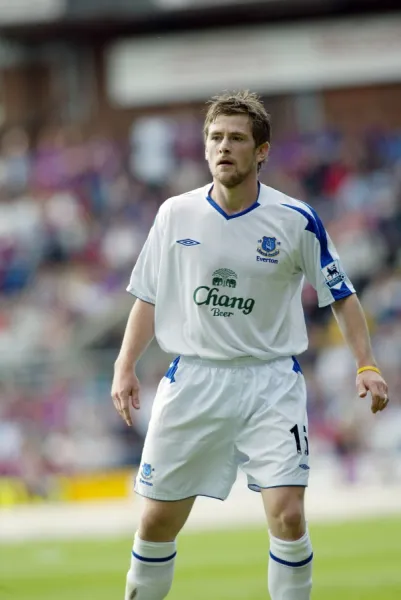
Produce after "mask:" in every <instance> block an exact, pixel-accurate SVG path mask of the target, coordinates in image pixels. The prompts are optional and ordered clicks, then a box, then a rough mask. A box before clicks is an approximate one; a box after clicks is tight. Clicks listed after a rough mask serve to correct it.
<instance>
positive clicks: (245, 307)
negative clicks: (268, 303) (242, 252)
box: [193, 269, 255, 317]
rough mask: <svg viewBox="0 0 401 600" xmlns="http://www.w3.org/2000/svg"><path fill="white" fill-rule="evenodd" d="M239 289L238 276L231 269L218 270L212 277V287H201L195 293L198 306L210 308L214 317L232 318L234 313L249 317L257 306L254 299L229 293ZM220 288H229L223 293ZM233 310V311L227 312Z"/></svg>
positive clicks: (194, 297)
mask: <svg viewBox="0 0 401 600" xmlns="http://www.w3.org/2000/svg"><path fill="white" fill-rule="evenodd" d="M236 287H237V274H236V273H234V271H231V270H230V269H218V270H217V271H215V272H214V273H213V275H212V286H211V287H210V286H208V285H200V286H199V287H197V288H196V290H195V291H194V293H193V299H194V302H195V304H197V305H198V306H208V307H210V310H211V312H212V315H213V316H214V317H232V316H233V315H234V314H235V313H234V311H241V312H242V313H243V314H244V315H249V314H250V313H251V312H252V310H253V307H254V306H255V300H254V299H253V298H242V297H241V296H238V295H236V294H235V293H234V294H231V293H229V292H230V291H231V290H234V289H235V288H236ZM220 288H227V289H226V290H224V292H223V293H222V291H221V289H220ZM227 309H232V310H227Z"/></svg>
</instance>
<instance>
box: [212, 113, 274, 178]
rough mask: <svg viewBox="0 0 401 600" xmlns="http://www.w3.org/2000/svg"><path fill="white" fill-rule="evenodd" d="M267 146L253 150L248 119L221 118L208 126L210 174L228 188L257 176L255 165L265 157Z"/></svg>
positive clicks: (224, 116) (225, 116)
mask: <svg viewBox="0 0 401 600" xmlns="http://www.w3.org/2000/svg"><path fill="white" fill-rule="evenodd" d="M268 149H269V144H267V143H266V144H262V146H259V148H256V145H255V140H254V139H253V135H252V127H251V122H250V119H249V117H247V116H246V115H221V116H219V117H217V119H216V120H215V121H214V122H213V123H212V124H211V125H210V127H209V132H208V136H207V139H206V160H207V161H208V163H209V168H210V172H211V173H212V175H213V178H214V179H217V181H219V182H220V183H221V184H222V185H224V186H225V187H227V188H233V187H235V186H237V185H239V184H240V183H242V182H243V181H245V179H247V178H248V177H252V176H255V177H256V175H257V170H258V163H259V162H261V160H263V159H264V158H266V155H267V152H268Z"/></svg>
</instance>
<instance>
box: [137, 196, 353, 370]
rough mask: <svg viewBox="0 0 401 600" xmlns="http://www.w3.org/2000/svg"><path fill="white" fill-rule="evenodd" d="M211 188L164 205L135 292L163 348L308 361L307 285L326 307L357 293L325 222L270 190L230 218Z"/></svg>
mask: <svg viewBox="0 0 401 600" xmlns="http://www.w3.org/2000/svg"><path fill="white" fill-rule="evenodd" d="M211 187H212V186H211V184H209V185H208V186H206V187H203V188H200V189H198V190H194V191H192V192H189V193H187V194H183V195H181V196H177V197H174V198H170V199H169V200H167V201H166V202H165V203H164V204H163V205H162V206H161V208H160V211H159V213H158V216H157V217H156V220H155V223H154V225H153V227H152V229H151V231H150V233H149V236H148V239H147V241H146V243H145V245H144V248H143V250H142V252H141V254H140V256H139V258H138V261H137V263H136V265H135V267H134V270H133V272H132V276H131V280H130V283H129V286H128V288H127V289H128V291H129V292H131V293H132V294H134V295H135V296H137V297H138V298H140V299H142V300H144V301H146V302H151V303H152V304H155V335H156V339H157V341H158V343H159V345H160V347H161V348H162V349H163V350H164V351H166V352H168V353H172V354H179V355H183V356H198V357H201V358H205V359H212V360H230V359H233V358H238V357H245V356H251V357H255V358H258V359H260V360H271V359H274V358H277V357H282V356H292V355H297V354H300V353H302V352H304V351H305V350H306V348H307V333H306V326H305V319H304V314H303V308H302V302H301V293H302V286H303V281H304V276H306V277H307V279H308V280H309V281H310V282H311V284H312V285H313V286H314V287H315V288H316V290H317V293H318V297H319V304H320V306H325V305H327V304H329V303H330V302H333V301H335V300H337V299H340V298H343V297H345V296H347V295H350V294H352V293H353V292H354V289H353V287H352V285H351V283H350V282H349V280H348V279H347V277H346V275H345V274H344V272H343V271H342V268H341V265H340V262H339V258H338V255H337V252H336V251H335V249H334V246H333V245H332V243H331V241H330V239H329V237H328V235H327V233H326V232H325V230H324V227H323V225H322V223H321V221H320V219H319V218H318V217H317V215H316V214H315V213H314V211H313V210H312V209H311V208H310V207H308V206H307V205H306V204H303V203H302V202H299V201H297V200H293V199H292V198H289V197H288V196H285V195H284V194H282V193H280V192H278V191H276V190H274V189H272V188H270V187H267V186H265V185H260V187H259V196H258V198H257V200H256V201H255V203H254V204H253V205H252V206H250V207H249V208H248V209H247V210H245V211H243V212H242V213H239V214H235V215H228V214H226V213H225V212H224V210H222V208H221V207H220V206H218V205H217V204H216V203H215V202H214V201H213V199H212V198H211V197H210V189H211Z"/></svg>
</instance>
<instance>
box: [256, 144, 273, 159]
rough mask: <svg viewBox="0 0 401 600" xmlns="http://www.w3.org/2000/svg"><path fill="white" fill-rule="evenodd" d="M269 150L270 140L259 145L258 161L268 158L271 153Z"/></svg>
mask: <svg viewBox="0 0 401 600" xmlns="http://www.w3.org/2000/svg"><path fill="white" fill-rule="evenodd" d="M269 150H270V144H269V142H265V143H264V144H261V145H260V146H259V148H258V149H257V159H258V162H264V161H265V160H266V159H267V157H268V155H269Z"/></svg>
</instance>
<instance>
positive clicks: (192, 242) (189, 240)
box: [177, 238, 200, 246]
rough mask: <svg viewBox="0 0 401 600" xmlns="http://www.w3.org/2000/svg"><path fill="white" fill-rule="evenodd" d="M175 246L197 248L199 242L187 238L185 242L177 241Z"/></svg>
mask: <svg viewBox="0 0 401 600" xmlns="http://www.w3.org/2000/svg"><path fill="white" fill-rule="evenodd" d="M177 244H182V245H183V246H197V245H198V244H200V242H197V241H196V240H191V239H189V238H187V239H186V240H177Z"/></svg>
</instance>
